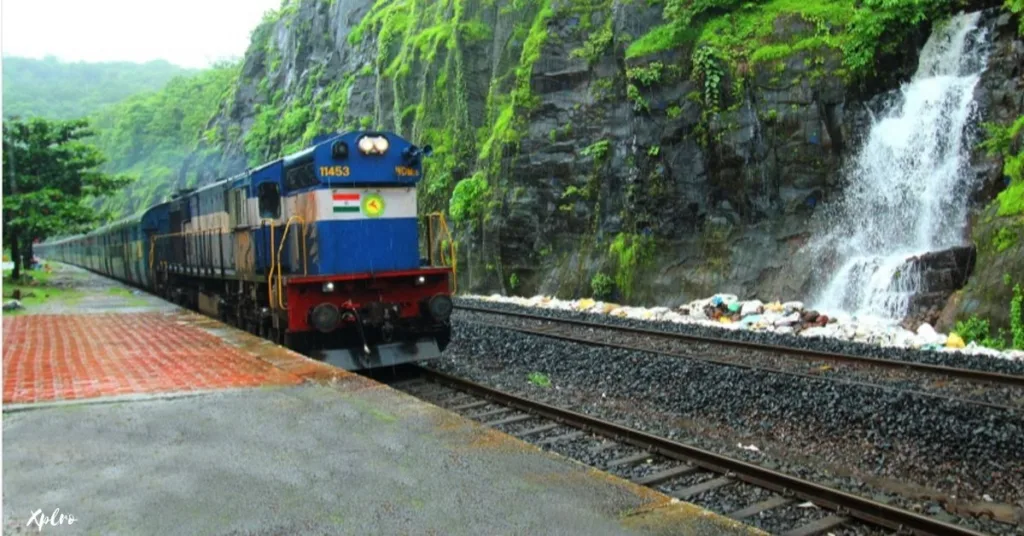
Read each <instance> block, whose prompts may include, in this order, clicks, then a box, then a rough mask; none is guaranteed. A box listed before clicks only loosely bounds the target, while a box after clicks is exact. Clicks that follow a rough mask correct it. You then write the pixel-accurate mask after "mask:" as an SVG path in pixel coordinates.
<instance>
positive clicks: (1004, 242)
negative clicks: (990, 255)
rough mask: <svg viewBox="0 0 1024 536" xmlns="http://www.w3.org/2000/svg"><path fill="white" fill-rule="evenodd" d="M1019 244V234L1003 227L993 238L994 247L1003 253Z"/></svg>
mask: <svg viewBox="0 0 1024 536" xmlns="http://www.w3.org/2000/svg"><path fill="white" fill-rule="evenodd" d="M1016 243H1017V233H1016V232H1015V231H1013V230H1012V229H1010V228H1008V227H1001V228H1000V229H999V231H998V232H996V234H995V236H993V237H992V247H993V248H994V249H995V250H996V253H1002V252H1004V251H1006V250H1007V249H1009V248H1010V247H1011V246H1013V245H1014V244H1016Z"/></svg>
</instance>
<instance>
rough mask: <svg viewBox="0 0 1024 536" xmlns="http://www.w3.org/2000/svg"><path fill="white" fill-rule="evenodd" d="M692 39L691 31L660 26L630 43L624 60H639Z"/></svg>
mask: <svg viewBox="0 0 1024 536" xmlns="http://www.w3.org/2000/svg"><path fill="white" fill-rule="evenodd" d="M693 38H694V33H693V32H692V31H686V29H685V28H680V27H679V26H678V25H676V24H674V23H668V24H662V25H661V26H657V27H655V28H653V29H652V30H651V31H649V32H647V33H646V34H644V35H643V36H642V37H641V38H640V39H637V40H636V41H633V42H632V43H630V45H629V47H627V48H626V58H627V59H630V58H639V57H642V56H649V55H651V54H657V53H658V52H663V51H665V50H669V49H672V48H676V47H678V46H680V45H682V44H684V43H686V42H688V41H691V40H692V39H693Z"/></svg>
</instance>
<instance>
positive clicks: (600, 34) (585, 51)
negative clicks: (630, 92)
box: [570, 16, 615, 65]
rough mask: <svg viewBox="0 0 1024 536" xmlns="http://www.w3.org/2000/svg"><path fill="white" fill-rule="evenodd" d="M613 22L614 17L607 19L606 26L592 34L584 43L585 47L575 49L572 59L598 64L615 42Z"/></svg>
mask: <svg viewBox="0 0 1024 536" xmlns="http://www.w3.org/2000/svg"><path fill="white" fill-rule="evenodd" d="M612 22H613V19H612V17H610V16H609V17H607V18H606V19H605V22H604V25H603V26H602V27H601V28H600V29H598V30H595V31H593V32H591V33H590V35H589V36H587V40H586V41H585V42H584V43H583V46H582V47H580V48H577V49H574V50H573V51H572V53H570V57H573V58H584V59H586V60H587V63H588V64H590V65H593V64H595V63H597V61H598V60H599V59H601V56H602V55H604V53H605V52H606V51H607V50H608V48H609V47H610V46H611V44H612V42H613V41H614V40H615V33H614V31H613V30H612Z"/></svg>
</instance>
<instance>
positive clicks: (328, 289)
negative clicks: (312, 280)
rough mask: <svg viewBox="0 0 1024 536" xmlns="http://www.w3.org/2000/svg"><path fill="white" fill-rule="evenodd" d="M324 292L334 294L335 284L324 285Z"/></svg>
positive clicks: (327, 283)
mask: <svg viewBox="0 0 1024 536" xmlns="http://www.w3.org/2000/svg"><path fill="white" fill-rule="evenodd" d="M323 290H324V292H334V283H332V282H330V281H328V282H326V283H324V286H323Z"/></svg>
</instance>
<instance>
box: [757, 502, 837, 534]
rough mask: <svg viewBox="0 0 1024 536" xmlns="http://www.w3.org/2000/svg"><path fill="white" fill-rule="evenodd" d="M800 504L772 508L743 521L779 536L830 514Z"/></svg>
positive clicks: (815, 507) (814, 507)
mask: <svg viewBox="0 0 1024 536" xmlns="http://www.w3.org/2000/svg"><path fill="white" fill-rule="evenodd" d="M801 504H802V503H799V502H797V503H793V504H789V505H786V506H780V507H778V508H772V509H771V510H766V511H764V512H761V513H760V514H758V515H756V516H751V517H748V518H746V519H744V520H743V521H744V522H745V523H746V524H748V525H753V526H755V527H757V528H759V529H761V530H763V531H765V532H768V533H771V534H781V533H783V532H785V531H787V530H789V529H794V528H796V527H800V526H803V525H806V524H808V523H810V522H812V521H817V520H819V519H821V518H823V517H828V516H829V515H830V514H831V512H830V511H828V510H824V509H822V508H818V507H817V506H814V505H810V506H800V505H801Z"/></svg>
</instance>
